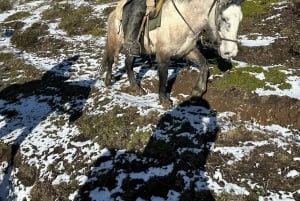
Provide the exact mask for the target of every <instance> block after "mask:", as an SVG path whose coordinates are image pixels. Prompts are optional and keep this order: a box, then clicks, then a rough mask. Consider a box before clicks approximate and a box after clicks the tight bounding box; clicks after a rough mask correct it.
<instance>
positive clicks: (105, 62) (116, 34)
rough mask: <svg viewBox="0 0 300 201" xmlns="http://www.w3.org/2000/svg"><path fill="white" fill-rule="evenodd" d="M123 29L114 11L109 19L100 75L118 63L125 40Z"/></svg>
mask: <svg viewBox="0 0 300 201" xmlns="http://www.w3.org/2000/svg"><path fill="white" fill-rule="evenodd" d="M121 27H122V26H121V22H120V21H119V19H117V18H116V11H115V10H114V11H113V12H112V13H111V14H110V15H109V17H108V28H107V38H106V46H105V48H104V53H103V58H102V64H101V68H100V74H103V73H104V72H106V71H107V70H108V68H111V67H112V65H113V63H116V62H117V59H118V54H119V52H120V49H121V44H122V41H123V40H124V39H123V31H122V28H121Z"/></svg>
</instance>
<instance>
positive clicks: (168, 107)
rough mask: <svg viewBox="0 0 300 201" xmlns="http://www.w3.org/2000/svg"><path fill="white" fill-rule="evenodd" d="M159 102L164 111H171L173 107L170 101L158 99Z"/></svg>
mask: <svg viewBox="0 0 300 201" xmlns="http://www.w3.org/2000/svg"><path fill="white" fill-rule="evenodd" d="M159 101H160V104H161V105H162V106H163V107H164V108H165V109H171V108H172V107H173V103H172V101H171V100H169V99H167V98H160V99H159Z"/></svg>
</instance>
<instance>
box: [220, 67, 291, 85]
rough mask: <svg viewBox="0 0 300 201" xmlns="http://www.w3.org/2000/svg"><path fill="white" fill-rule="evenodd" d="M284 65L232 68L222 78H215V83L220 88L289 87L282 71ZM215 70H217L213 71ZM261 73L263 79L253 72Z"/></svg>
mask: <svg viewBox="0 0 300 201" xmlns="http://www.w3.org/2000/svg"><path fill="white" fill-rule="evenodd" d="M284 69H285V67H282V66H280V67H272V68H269V69H268V70H264V69H263V68H261V67H257V66H248V67H243V68H234V69H233V70H232V71H230V72H228V73H226V74H225V75H224V76H223V78H220V79H217V80H216V82H215V84H216V86H217V87H218V88H220V89H227V88H240V89H242V90H246V91H254V90H256V89H257V88H263V89H268V90H275V88H274V87H272V85H273V86H278V87H279V88H280V89H282V90H284V89H290V88H291V85H290V84H289V83H287V82H286V80H287V75H286V74H285V73H284V72H282V70H284ZM215 72H217V71H215ZM258 73H263V74H264V76H265V79H262V80H261V79H258V78H257V77H256V76H255V74H258Z"/></svg>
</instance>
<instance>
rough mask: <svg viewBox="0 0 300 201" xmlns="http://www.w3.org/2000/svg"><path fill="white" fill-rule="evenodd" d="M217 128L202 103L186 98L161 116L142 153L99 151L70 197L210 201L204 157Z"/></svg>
mask: <svg viewBox="0 0 300 201" xmlns="http://www.w3.org/2000/svg"><path fill="white" fill-rule="evenodd" d="M217 131H218V127H217V121H216V114H215V113H214V112H212V111H211V110H210V109H209V104H208V103H207V102H206V101H204V100H201V101H200V102H198V104H195V103H193V102H192V101H186V102H184V103H182V104H181V105H179V106H177V107H176V108H174V109H173V110H172V111H169V112H167V113H166V114H165V115H163V117H162V118H161V119H160V121H159V123H158V124H157V126H156V129H155V130H154V132H153V134H152V135H151V137H150V139H149V142H148V143H147V145H146V147H145V149H144V151H143V152H136V151H124V150H123V151H121V150H106V149H104V150H102V152H101V154H100V156H99V158H98V159H97V161H96V162H95V164H94V167H93V169H92V170H91V172H89V174H88V179H87V181H86V183H85V184H84V185H83V186H82V187H81V188H80V189H79V191H78V196H77V197H76V199H75V200H77V201H79V200H95V201H96V200H97V201H100V200H139V199H140V200H153V199H155V198H157V200H172V201H173V200H174V201H176V200H186V201H192V200H197V201H199V200H205V201H211V200H214V198H213V195H212V194H211V192H210V190H209V187H208V184H207V182H206V181H207V174H206V161H207V159H208V155H209V152H210V148H211V146H212V144H213V142H214V141H215V140H216V136H217Z"/></svg>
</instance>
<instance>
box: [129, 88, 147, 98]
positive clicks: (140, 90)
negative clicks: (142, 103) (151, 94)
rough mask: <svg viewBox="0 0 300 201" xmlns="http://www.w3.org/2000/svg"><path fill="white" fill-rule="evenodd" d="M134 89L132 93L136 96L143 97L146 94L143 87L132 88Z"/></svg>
mask: <svg viewBox="0 0 300 201" xmlns="http://www.w3.org/2000/svg"><path fill="white" fill-rule="evenodd" d="M132 89H133V90H132V91H133V94H134V95H140V96H142V95H145V94H146V92H145V90H144V89H143V88H142V87H140V86H135V87H132Z"/></svg>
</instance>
